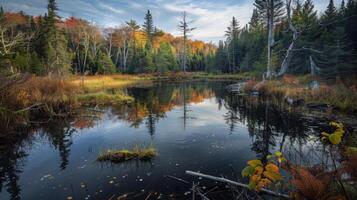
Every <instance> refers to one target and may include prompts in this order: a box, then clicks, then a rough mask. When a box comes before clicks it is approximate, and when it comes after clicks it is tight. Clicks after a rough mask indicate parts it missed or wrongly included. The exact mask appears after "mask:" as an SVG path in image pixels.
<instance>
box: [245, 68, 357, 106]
mask: <svg viewBox="0 0 357 200" xmlns="http://www.w3.org/2000/svg"><path fill="white" fill-rule="evenodd" d="M312 80H313V79H312V78H311V77H310V76H298V77H296V76H291V75H289V76H284V77H283V78H281V79H274V80H269V81H265V82H264V83H263V82H258V81H255V80H249V81H247V82H246V83H247V84H246V87H245V89H246V90H247V91H250V92H251V91H258V92H260V93H262V94H265V95H270V96H273V97H275V98H279V99H283V98H285V97H291V98H294V99H304V101H305V102H306V103H324V104H328V105H332V106H335V107H337V108H338V109H339V110H341V111H344V112H354V111H356V110H357V87H356V85H357V83H356V82H355V81H349V82H348V83H346V82H342V81H334V82H327V81H324V80H319V82H320V87H319V88H316V89H313V88H310V87H309V83H310V82H311V81H312ZM258 86H259V87H258Z"/></svg>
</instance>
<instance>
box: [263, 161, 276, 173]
mask: <svg viewBox="0 0 357 200" xmlns="http://www.w3.org/2000/svg"><path fill="white" fill-rule="evenodd" d="M265 169H266V170H267V171H271V172H275V173H279V167H278V166H276V165H275V164H271V163H269V164H267V165H266V166H265Z"/></svg>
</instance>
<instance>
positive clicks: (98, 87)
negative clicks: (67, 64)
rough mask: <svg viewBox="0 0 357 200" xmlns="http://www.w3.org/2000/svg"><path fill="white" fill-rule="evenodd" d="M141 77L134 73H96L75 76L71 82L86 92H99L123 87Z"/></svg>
mask: <svg viewBox="0 0 357 200" xmlns="http://www.w3.org/2000/svg"><path fill="white" fill-rule="evenodd" d="M141 80H142V78H140V77H138V76H134V75H120V74H117V75H110V76H109V75H96V76H85V77H84V78H83V79H82V77H80V76H75V77H74V78H73V79H72V80H71V82H72V83H73V84H74V85H76V86H78V87H81V89H82V90H83V91H84V92H86V93H93V92H99V91H103V90H106V89H112V88H123V87H127V86H129V85H131V84H135V83H137V82H139V81H141Z"/></svg>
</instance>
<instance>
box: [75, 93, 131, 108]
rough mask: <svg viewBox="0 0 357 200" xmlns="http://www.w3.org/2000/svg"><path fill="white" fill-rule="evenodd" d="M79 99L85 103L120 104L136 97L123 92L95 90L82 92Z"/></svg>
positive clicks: (129, 101)
mask: <svg viewBox="0 0 357 200" xmlns="http://www.w3.org/2000/svg"><path fill="white" fill-rule="evenodd" d="M77 99H78V101H79V102H80V103H81V104H84V105H118V104H127V103H131V102H133V101H134V98H133V97H131V96H128V95H126V94H124V93H123V92H117V93H115V94H110V93H107V92H104V91H103V92H95V93H87V94H80V95H78V96H77Z"/></svg>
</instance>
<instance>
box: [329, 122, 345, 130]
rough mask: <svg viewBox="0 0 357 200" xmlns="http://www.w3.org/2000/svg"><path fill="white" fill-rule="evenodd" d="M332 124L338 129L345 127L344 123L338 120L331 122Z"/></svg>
mask: <svg viewBox="0 0 357 200" xmlns="http://www.w3.org/2000/svg"><path fill="white" fill-rule="evenodd" d="M330 126H333V127H336V128H337V129H343V124H342V123H338V122H330Z"/></svg>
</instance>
